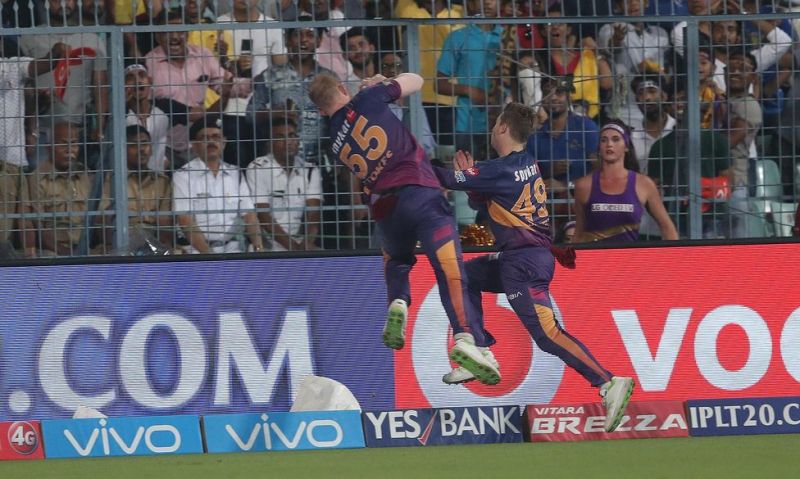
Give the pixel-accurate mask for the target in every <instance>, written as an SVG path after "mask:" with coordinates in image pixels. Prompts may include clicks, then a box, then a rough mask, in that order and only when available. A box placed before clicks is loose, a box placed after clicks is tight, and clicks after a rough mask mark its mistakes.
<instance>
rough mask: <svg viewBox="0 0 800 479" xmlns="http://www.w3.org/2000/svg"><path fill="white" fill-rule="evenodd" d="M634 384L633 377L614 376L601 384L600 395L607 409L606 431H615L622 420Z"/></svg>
mask: <svg viewBox="0 0 800 479" xmlns="http://www.w3.org/2000/svg"><path fill="white" fill-rule="evenodd" d="M634 385H635V383H634V381H633V378H624V377H619V376H614V377H613V378H611V381H609V382H607V383H605V384H603V385H602V386H600V396H601V397H602V398H603V407H604V408H605V409H606V423H605V429H606V432H614V431H615V430H616V429H617V426H619V423H620V422H621V421H622V416H624V415H625V408H626V407H627V406H628V401H630V400H631V394H633V386H634Z"/></svg>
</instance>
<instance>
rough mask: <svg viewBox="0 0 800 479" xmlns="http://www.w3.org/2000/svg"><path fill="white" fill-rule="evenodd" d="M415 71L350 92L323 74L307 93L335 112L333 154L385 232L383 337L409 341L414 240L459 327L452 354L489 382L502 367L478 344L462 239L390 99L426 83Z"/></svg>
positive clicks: (398, 344) (393, 342) (395, 344)
mask: <svg viewBox="0 0 800 479" xmlns="http://www.w3.org/2000/svg"><path fill="white" fill-rule="evenodd" d="M422 83H423V80H422V78H421V77H420V76H419V75H416V74H413V73H402V74H400V75H398V76H397V77H395V78H394V79H392V80H387V79H386V78H383V77H381V76H376V77H372V78H371V79H367V80H365V81H364V83H362V90H361V91H360V92H359V93H358V94H357V95H356V96H355V97H352V98H351V97H350V94H349V93H348V92H347V89H346V88H344V86H343V85H342V84H341V82H339V81H338V80H336V79H334V78H333V77H329V76H324V75H319V76H318V77H317V79H315V80H314V83H312V85H311V87H310V89H309V96H310V97H311V99H312V101H313V102H314V103H315V104H316V105H317V106H318V107H319V109H320V112H321V113H322V114H323V115H326V116H329V117H330V123H329V125H330V137H331V144H332V146H331V150H332V153H333V155H334V156H335V157H336V158H337V159H338V160H339V161H340V162H341V163H342V164H344V165H345V166H347V167H348V168H349V169H350V170H351V171H352V172H353V174H354V175H355V176H356V177H357V178H358V179H359V180H360V182H361V186H362V189H363V192H364V194H365V196H367V197H368V198H369V205H370V211H371V212H372V216H373V217H374V218H375V220H376V221H377V222H378V226H379V228H380V230H381V232H382V233H383V234H382V249H383V254H384V265H385V277H386V289H387V293H388V299H389V310H388V315H387V316H388V317H387V321H386V326H385V327H384V331H383V342H384V344H386V345H387V346H388V347H390V348H393V349H401V348H402V347H403V346H404V345H405V324H406V320H407V315H408V305H409V304H410V302H411V286H410V283H409V273H410V272H411V268H412V267H413V266H414V263H416V257H415V249H416V245H417V242H418V241H419V242H420V243H421V244H422V248H423V250H424V252H425V255H426V256H427V257H428V260H429V261H430V263H431V266H432V267H433V270H434V273H435V275H436V280H437V283H438V285H439V295H440V296H441V299H442V305H443V306H444V309H445V312H446V313H447V317H448V319H449V320H450V324H451V326H452V328H453V330H454V331H457V332H458V333H459V335H457V336H455V340H456V341H455V346H453V348H452V350H451V351H450V358H451V359H453V360H454V361H456V362H457V363H458V364H461V365H462V366H463V367H464V368H466V369H467V370H469V371H471V372H472V373H473V374H474V377H475V378H476V379H478V380H479V381H481V382H483V383H485V384H496V383H497V382H499V381H500V373H499V371H498V368H497V366H496V364H495V363H492V362H490V361H489V360H487V359H486V358H485V356H484V354H482V352H481V350H479V348H485V347H488V346H489V345H491V344H492V343H493V342H494V340H493V338H491V336H488V335H486V334H485V332H484V330H483V328H482V326H481V325H480V323H478V316H477V313H476V311H475V309H474V307H473V305H472V303H471V302H470V301H469V300H468V297H467V294H468V293H467V284H466V279H465V278H466V275H465V272H464V264H463V258H462V253H461V242H460V239H459V235H458V229H457V227H456V222H455V218H454V217H453V210H452V207H451V205H450V203H449V202H448V201H447V199H446V198H445V196H444V194H443V191H442V189H441V185H440V184H439V181H438V179H437V178H436V175H435V174H434V172H433V168H432V166H431V164H430V162H429V161H428V160H427V158H426V157H425V154H424V152H423V150H422V147H420V145H419V144H418V143H417V140H416V139H415V138H414V136H413V135H412V134H411V133H410V132H409V131H408V130H407V129H406V128H405V126H404V125H403V124H402V122H401V121H400V120H398V119H397V117H396V116H395V115H394V114H393V113H392V111H391V110H390V109H389V103H392V102H394V101H395V100H397V99H398V98H401V97H403V96H408V95H409V94H411V93H414V92H415V91H419V89H420V88H421V87H422Z"/></svg>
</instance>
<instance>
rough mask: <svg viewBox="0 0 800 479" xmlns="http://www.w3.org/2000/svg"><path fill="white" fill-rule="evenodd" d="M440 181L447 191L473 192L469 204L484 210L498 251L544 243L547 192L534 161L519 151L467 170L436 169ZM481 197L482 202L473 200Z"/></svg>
mask: <svg viewBox="0 0 800 479" xmlns="http://www.w3.org/2000/svg"><path fill="white" fill-rule="evenodd" d="M435 171H436V175H437V176H438V177H439V180H440V181H441V184H442V185H443V186H444V187H445V188H447V189H450V190H462V191H469V192H472V193H475V194H477V195H473V196H472V199H473V201H471V203H472V204H473V205H474V206H478V207H479V208H481V209H485V210H486V212H487V213H488V216H489V218H490V219H491V222H490V227H491V229H492V233H493V234H494V237H495V240H496V241H497V245H498V247H499V248H500V250H501V251H502V250H510V249H517V248H523V247H526V246H547V247H549V246H550V244H551V243H552V240H551V238H550V214H549V213H548V211H547V206H546V204H545V203H546V202H547V191H546V190H545V184H544V180H543V179H542V175H541V173H540V172H539V166H538V165H537V164H536V160H534V159H533V157H532V156H531V155H530V154H529V153H527V152H525V151H518V152H514V153H511V154H510V155H507V156H504V157H502V158H496V159H493V160H486V161H481V162H479V163H476V164H475V166H473V167H472V168H470V169H468V170H463V171H452V170H447V169H444V168H436V169H435ZM475 198H480V199H481V201H479V202H477V203H478V204H477V205H476V204H475V203H476V201H474V199H475Z"/></svg>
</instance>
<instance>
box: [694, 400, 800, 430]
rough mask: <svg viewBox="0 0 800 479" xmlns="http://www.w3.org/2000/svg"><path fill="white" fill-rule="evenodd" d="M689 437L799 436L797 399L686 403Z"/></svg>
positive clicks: (799, 410) (798, 402)
mask: <svg viewBox="0 0 800 479" xmlns="http://www.w3.org/2000/svg"><path fill="white" fill-rule="evenodd" d="M686 407H687V409H688V411H689V418H690V421H691V423H690V427H691V429H690V434H691V435H692V436H732V435H745V434H792V433H793V434H797V433H800V397H780V398H750V399H738V398H737V399H708V400H702V401H687V402H686Z"/></svg>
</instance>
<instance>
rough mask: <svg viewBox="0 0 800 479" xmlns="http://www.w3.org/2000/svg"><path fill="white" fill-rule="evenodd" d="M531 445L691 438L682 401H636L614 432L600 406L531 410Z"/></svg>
mask: <svg viewBox="0 0 800 479" xmlns="http://www.w3.org/2000/svg"><path fill="white" fill-rule="evenodd" d="M526 414H527V422H526V423H527V426H528V434H529V437H530V441H531V442H552V441H587V440H598V439H647V438H655V437H688V436H689V426H688V424H687V421H686V412H685V410H684V408H683V402H682V401H646V402H632V403H630V404H629V405H628V408H627V410H626V414H625V416H623V418H622V422H621V423H620V424H619V426H617V429H616V430H615V431H614V432H610V433H609V432H605V430H604V429H603V426H604V424H605V411H604V410H603V407H602V406H601V405H600V403H596V402H595V403H586V404H574V405H570V406H566V405H562V406H548V405H531V406H528V407H527V410H526Z"/></svg>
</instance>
